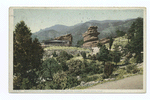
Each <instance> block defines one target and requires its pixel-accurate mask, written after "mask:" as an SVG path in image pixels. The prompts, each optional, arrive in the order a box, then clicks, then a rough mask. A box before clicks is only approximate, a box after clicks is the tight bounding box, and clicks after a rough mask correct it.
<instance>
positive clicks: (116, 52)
mask: <svg viewBox="0 0 150 100" xmlns="http://www.w3.org/2000/svg"><path fill="white" fill-rule="evenodd" d="M114 49H115V50H114V51H113V54H112V59H113V61H114V62H115V63H116V65H117V63H118V62H120V59H121V52H120V51H119V46H118V45H115V48H114Z"/></svg>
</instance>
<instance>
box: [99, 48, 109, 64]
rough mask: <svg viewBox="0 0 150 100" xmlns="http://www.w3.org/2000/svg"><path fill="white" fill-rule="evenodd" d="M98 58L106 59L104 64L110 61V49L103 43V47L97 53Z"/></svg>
mask: <svg viewBox="0 0 150 100" xmlns="http://www.w3.org/2000/svg"><path fill="white" fill-rule="evenodd" d="M96 59H97V60H99V61H104V65H105V62H106V61H110V59H111V58H110V55H109V50H108V49H107V48H106V46H105V45H102V47H101V48H100V50H99V53H97V55H96Z"/></svg>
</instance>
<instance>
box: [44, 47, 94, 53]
mask: <svg viewBox="0 0 150 100" xmlns="http://www.w3.org/2000/svg"><path fill="white" fill-rule="evenodd" d="M44 50H79V51H89V52H91V50H90V49H86V48H80V47H66V46H50V47H47V48H44Z"/></svg>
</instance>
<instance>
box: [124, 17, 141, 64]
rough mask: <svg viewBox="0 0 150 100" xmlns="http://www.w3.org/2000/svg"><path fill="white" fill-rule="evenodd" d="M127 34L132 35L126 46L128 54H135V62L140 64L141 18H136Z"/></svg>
mask: <svg viewBox="0 0 150 100" xmlns="http://www.w3.org/2000/svg"><path fill="white" fill-rule="evenodd" d="M129 32H131V33H130V34H132V38H131V41H130V42H129V43H128V44H127V45H126V48H127V49H128V51H129V52H131V53H135V54H136V55H135V57H136V58H137V62H142V55H141V52H142V51H143V18H137V19H136V20H135V22H134V23H133V24H132V25H131V27H130V29H129Z"/></svg>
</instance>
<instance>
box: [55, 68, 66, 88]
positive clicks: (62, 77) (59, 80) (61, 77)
mask: <svg viewBox="0 0 150 100" xmlns="http://www.w3.org/2000/svg"><path fill="white" fill-rule="evenodd" d="M53 81H54V84H56V85H57V89H65V88H66V86H67V74H66V73H65V72H63V71H61V72H57V73H56V74H54V76H53Z"/></svg>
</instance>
